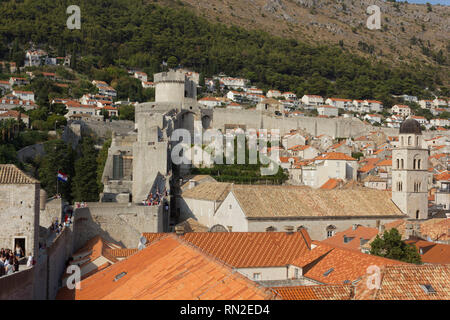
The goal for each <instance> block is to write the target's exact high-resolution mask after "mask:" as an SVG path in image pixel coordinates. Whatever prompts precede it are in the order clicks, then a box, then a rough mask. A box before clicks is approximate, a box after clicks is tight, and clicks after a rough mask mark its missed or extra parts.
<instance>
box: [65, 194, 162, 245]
mask: <svg viewBox="0 0 450 320" xmlns="http://www.w3.org/2000/svg"><path fill="white" fill-rule="evenodd" d="M74 217H75V224H74V233H75V238H74V251H76V250H78V249H80V248H81V247H82V246H83V245H84V244H85V243H86V241H88V240H90V239H92V238H93V237H95V236H97V235H100V236H101V237H103V238H104V239H105V240H107V241H110V242H113V243H116V244H118V245H121V246H123V247H126V248H136V247H137V245H138V241H139V238H140V237H141V234H142V233H143V232H163V231H164V230H165V228H166V226H167V225H168V222H167V221H168V213H164V211H163V206H162V205H160V206H142V205H134V204H131V203H129V204H118V203H98V202H94V203H87V207H85V208H78V209H75V211H74Z"/></svg>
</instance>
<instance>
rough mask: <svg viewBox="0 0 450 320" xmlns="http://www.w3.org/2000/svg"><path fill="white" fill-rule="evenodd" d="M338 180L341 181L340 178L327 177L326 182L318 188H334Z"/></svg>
mask: <svg viewBox="0 0 450 320" xmlns="http://www.w3.org/2000/svg"><path fill="white" fill-rule="evenodd" d="M339 182H342V180H341V179H334V178H331V179H329V180H328V181H327V182H325V183H324V184H323V185H322V186H321V187H320V189H326V190H331V189H334V188H336V187H337V186H338V185H339Z"/></svg>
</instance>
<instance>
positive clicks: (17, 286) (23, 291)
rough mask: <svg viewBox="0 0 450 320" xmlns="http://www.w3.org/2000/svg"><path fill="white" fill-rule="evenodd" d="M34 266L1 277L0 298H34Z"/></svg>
mask: <svg viewBox="0 0 450 320" xmlns="http://www.w3.org/2000/svg"><path fill="white" fill-rule="evenodd" d="M33 284H34V268H30V269H27V270H23V271H19V272H16V273H13V274H12V275H9V276H3V277H1V278H0V300H32V299H33Z"/></svg>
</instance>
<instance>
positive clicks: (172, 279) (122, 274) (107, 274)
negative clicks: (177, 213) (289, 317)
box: [57, 235, 276, 300]
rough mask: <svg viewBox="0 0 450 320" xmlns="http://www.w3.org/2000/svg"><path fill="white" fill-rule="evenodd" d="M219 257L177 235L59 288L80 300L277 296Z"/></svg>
mask: <svg viewBox="0 0 450 320" xmlns="http://www.w3.org/2000/svg"><path fill="white" fill-rule="evenodd" d="M275 298H276V297H275V294H274V293H273V291H271V290H270V289H267V288H261V287H259V286H257V285H256V284H255V283H254V282H252V281H250V280H248V279H247V278H245V277H244V276H243V275H241V274H240V273H238V272H235V271H233V269H232V268H231V267H229V266H227V265H225V264H223V263H221V262H220V261H218V260H216V259H214V258H211V257H209V256H208V255H206V254H204V253H203V252H201V251H200V250H198V249H197V248H195V247H193V246H192V245H190V244H188V243H186V242H185V241H183V240H182V239H181V238H178V237H176V236H175V235H167V236H166V237H165V238H163V239H160V240H159V241H157V242H155V243H153V244H151V245H150V246H148V247H147V248H145V249H144V250H141V251H139V252H138V253H136V254H134V255H132V256H131V257H129V258H128V259H125V260H122V261H120V262H118V263H116V264H114V265H112V266H110V267H108V268H106V269H104V270H102V271H99V272H97V273H96V274H94V275H92V276H91V277H89V278H87V279H85V280H83V281H81V290H68V289H67V288H63V289H61V290H60V291H59V293H58V296H57V299H76V300H215V299H221V300H241V299H244V300H254V299H256V300H264V299H275Z"/></svg>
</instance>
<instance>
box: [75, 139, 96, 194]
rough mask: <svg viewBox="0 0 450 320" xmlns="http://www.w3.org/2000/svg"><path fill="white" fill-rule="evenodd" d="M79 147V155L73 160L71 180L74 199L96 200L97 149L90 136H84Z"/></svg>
mask: <svg viewBox="0 0 450 320" xmlns="http://www.w3.org/2000/svg"><path fill="white" fill-rule="evenodd" d="M79 147H80V152H81V156H80V158H78V159H77V160H76V161H75V176H74V177H73V181H72V190H73V191H72V196H73V199H74V201H98V184H97V150H95V147H94V141H93V140H92V138H90V137H84V138H83V140H82V142H81V145H80V146H79Z"/></svg>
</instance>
